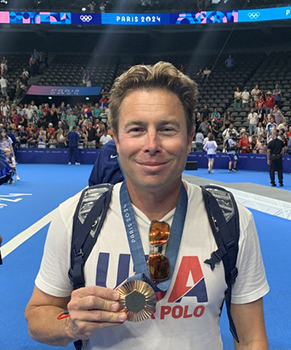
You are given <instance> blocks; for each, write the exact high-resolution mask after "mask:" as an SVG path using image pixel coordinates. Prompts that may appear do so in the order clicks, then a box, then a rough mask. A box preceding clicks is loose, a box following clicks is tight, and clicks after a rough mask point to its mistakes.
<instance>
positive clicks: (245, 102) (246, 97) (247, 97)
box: [241, 87, 250, 108]
mask: <svg viewBox="0 0 291 350" xmlns="http://www.w3.org/2000/svg"><path fill="white" fill-rule="evenodd" d="M241 99H242V108H248V107H249V104H250V93H249V92H248V89H247V88H246V87H245V88H244V91H243V92H242V93H241Z"/></svg>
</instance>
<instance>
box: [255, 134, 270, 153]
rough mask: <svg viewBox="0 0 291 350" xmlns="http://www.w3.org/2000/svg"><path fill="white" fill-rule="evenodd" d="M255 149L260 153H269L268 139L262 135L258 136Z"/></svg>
mask: <svg viewBox="0 0 291 350" xmlns="http://www.w3.org/2000/svg"><path fill="white" fill-rule="evenodd" d="M255 150H256V152H257V153H259V154H266V153H267V145H266V141H265V140H264V139H263V138H262V136H259V137H258V139H257V143H256V146H255Z"/></svg>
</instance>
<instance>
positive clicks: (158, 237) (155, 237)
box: [149, 221, 170, 282]
mask: <svg viewBox="0 0 291 350" xmlns="http://www.w3.org/2000/svg"><path fill="white" fill-rule="evenodd" d="M169 237H170V225H169V224H167V223H166V222H164V221H152V222H151V225H150V232H149V244H150V254H149V273H150V278H151V280H152V281H153V282H160V281H164V280H167V279H168V278H169V277H170V261H169V259H168V258H167V257H166V256H165V255H164V254H162V253H161V251H162V246H163V245H164V244H166V243H167V242H168V241H169Z"/></svg>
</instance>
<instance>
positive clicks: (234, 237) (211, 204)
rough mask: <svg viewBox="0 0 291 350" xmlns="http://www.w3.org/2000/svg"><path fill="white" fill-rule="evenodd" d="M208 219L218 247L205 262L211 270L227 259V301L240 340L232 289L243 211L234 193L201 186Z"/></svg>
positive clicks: (232, 331)
mask: <svg viewBox="0 0 291 350" xmlns="http://www.w3.org/2000/svg"><path fill="white" fill-rule="evenodd" d="M201 188H202V194H203V198H204V203H205V207H206V211H207V215H208V219H209V222H210V225H211V228H212V231H213V235H214V238H215V241H216V244H217V247H218V249H217V250H216V251H214V252H213V253H211V257H210V259H206V260H205V261H204V262H205V263H206V264H209V265H210V267H211V270H214V268H215V265H216V264H218V263H220V261H222V262H223V265H224V273H225V281H226V284H227V289H226V291H225V304H226V309H227V315H228V319H229V326H230V331H231V333H232V335H233V337H234V339H235V340H236V341H237V342H239V339H238V335H237V331H236V328H235V325H234V322H233V319H232V316H231V312H230V306H231V290H232V285H233V284H234V282H235V279H236V277H237V275H238V270H237V268H236V260H237V255H238V240H239V213H238V208H237V205H236V202H235V199H234V197H233V195H232V193H231V192H229V191H227V190H225V189H224V188H222V187H218V186H212V185H207V186H201Z"/></svg>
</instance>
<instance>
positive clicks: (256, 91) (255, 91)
mask: <svg viewBox="0 0 291 350" xmlns="http://www.w3.org/2000/svg"><path fill="white" fill-rule="evenodd" d="M260 93H261V90H260V89H259V85H255V87H254V88H253V89H252V91H251V97H252V100H251V101H252V107H256V104H257V101H258V99H259V95H260Z"/></svg>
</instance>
